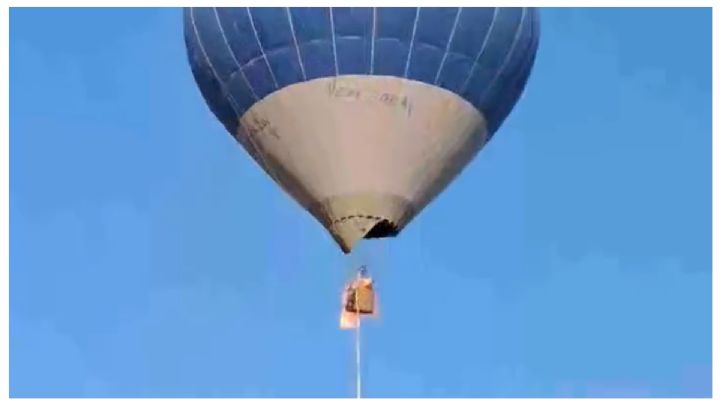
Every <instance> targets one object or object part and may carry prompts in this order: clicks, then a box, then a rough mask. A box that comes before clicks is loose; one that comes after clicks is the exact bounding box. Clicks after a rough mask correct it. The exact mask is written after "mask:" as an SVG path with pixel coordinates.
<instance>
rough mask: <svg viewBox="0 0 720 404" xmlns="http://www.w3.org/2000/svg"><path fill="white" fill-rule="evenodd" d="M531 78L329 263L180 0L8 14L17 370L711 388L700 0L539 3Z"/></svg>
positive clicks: (401, 388)
mask: <svg viewBox="0 0 720 404" xmlns="http://www.w3.org/2000/svg"><path fill="white" fill-rule="evenodd" d="M541 17H542V24H543V25H542V37H541V43H540V49H539V52H538V58H537V62H536V65H535V70H534V73H533V75H532V77H531V79H530V82H529V85H528V87H527V91H526V94H525V95H524V97H523V99H522V100H521V101H520V103H519V105H518V106H517V108H516V109H515V111H514V112H513V113H512V115H511V116H510V118H509V119H508V120H507V121H506V123H505V125H504V126H503V128H502V129H500V131H499V132H498V134H497V136H496V137H495V138H494V139H493V140H492V142H491V143H490V144H489V146H488V147H487V148H486V149H485V150H483V152H482V153H481V154H480V155H479V156H478V158H476V159H475V160H474V161H473V163H472V164H471V165H470V166H469V167H468V168H467V170H466V171H465V172H464V173H463V174H462V176H461V177H460V178H458V180H457V181H456V182H454V183H453V184H452V185H451V186H450V188H448V189H447V191H446V192H445V193H444V194H443V195H442V196H441V197H440V198H438V199H437V200H435V202H434V203H433V204H432V205H430V206H429V207H428V208H427V209H426V210H425V211H424V212H423V213H422V215H420V216H419V217H418V218H417V219H416V220H415V221H414V222H413V223H412V224H411V225H410V226H408V227H407V228H406V229H405V231H404V232H403V233H402V234H401V235H400V236H399V237H398V238H397V239H394V240H391V241H390V242H373V243H366V244H365V245H363V246H362V247H361V248H360V251H359V252H358V253H357V254H355V255H353V256H352V257H349V258H348V257H344V256H343V255H342V254H341V253H340V251H339V249H338V248H337V246H336V245H335V243H334V242H333V241H332V240H331V238H330V237H329V236H328V235H327V234H326V232H325V230H324V229H323V228H322V227H321V226H320V225H319V224H317V223H316V222H315V221H314V219H312V218H311V217H310V216H309V215H308V214H306V213H305V212H304V211H302V210H301V209H300V208H299V207H298V206H297V205H296V204H295V202H293V201H292V200H290V199H289V198H288V197H287V196H285V194H283V193H282V191H280V190H279V189H278V188H277V187H276V186H275V185H274V184H273V183H272V182H271V181H270V180H269V179H268V178H267V177H266V175H264V174H263V173H262V172H261V171H260V170H259V169H258V168H257V167H256V166H255V165H254V163H253V162H252V160H251V159H250V158H249V157H248V156H247V155H246V154H245V153H244V151H243V150H242V149H241V148H240V146H239V145H236V144H235V142H234V140H233V139H232V138H231V137H230V136H229V135H228V134H227V133H225V131H224V129H223V128H222V127H221V126H220V124H219V123H217V122H216V120H215V118H214V117H213V116H212V115H211V113H210V111H209V110H208V108H207V107H206V106H205V104H204V101H203V100H202V98H201V96H200V94H199V91H198V90H197V89H196V86H195V83H194V82H193V79H192V75H191V74H190V71H189V68H188V65H187V63H186V56H185V49H184V44H183V40H182V31H181V28H182V27H181V11H180V10H178V9H137V10H133V9H126V10H117V9H97V10H83V9H64V10H62V9H13V10H11V13H10V23H11V25H10V77H11V81H10V91H11V93H10V102H11V106H10V119H11V121H10V134H11V135H10V155H11V161H10V237H11V239H10V254H11V255H10V288H11V296H10V338H11V339H10V360H11V362H10V389H11V395H12V396H16V397H25V396H94V397H95V396H101V397H127V396H130V397H133V396H172V397H201V396H223V397H227V396H240V397H268V396H271V397H295V396H310V397H316V396H319V397H342V396H351V395H352V394H353V347H352V334H350V333H348V332H343V331H340V330H338V327H337V325H338V314H339V292H340V289H341V285H342V283H343V281H344V280H345V279H346V277H347V276H348V274H349V267H350V266H351V265H352V264H354V263H357V262H369V263H370V264H371V265H372V267H371V268H372V270H373V272H374V274H375V276H376V277H377V279H378V282H379V288H380V293H381V296H380V299H381V311H382V312H381V318H380V319H379V320H377V321H375V322H372V323H366V327H365V328H364V331H365V332H364V337H365V347H364V349H365V364H364V365H365V368H364V373H365V394H366V395H368V396H374V397H425V396H431V397H437V396H443V397H488V396H491V397H493V396H501V397H506V396H515V397H525V396H544V397H555V396H593V397H596V396H709V395H710V393H711V390H710V388H711V243H710V240H711V220H710V218H711V147H710V146H711V12H710V10H709V9H705V10H703V9H687V10H681V9H675V10H673V9H545V10H542V11H541Z"/></svg>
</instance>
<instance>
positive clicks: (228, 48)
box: [198, 7, 259, 101]
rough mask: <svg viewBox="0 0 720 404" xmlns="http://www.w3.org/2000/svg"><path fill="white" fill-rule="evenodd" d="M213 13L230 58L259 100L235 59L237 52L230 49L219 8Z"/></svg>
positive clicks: (214, 8) (215, 8) (214, 9)
mask: <svg viewBox="0 0 720 404" xmlns="http://www.w3.org/2000/svg"><path fill="white" fill-rule="evenodd" d="M213 11H214V12H215V20H216V21H217V24H218V28H220V34H221V35H222V39H223V41H225V46H226V47H227V50H228V52H230V56H232V59H233V61H235V65H236V66H237V68H238V71H240V75H242V79H243V81H244V82H245V84H246V85H247V87H248V89H249V90H250V93H252V95H253V97H255V101H257V100H259V98H258V96H257V94H256V93H255V89H254V88H253V87H252V85H250V81H248V79H247V76H245V72H244V71H243V69H242V66H240V62H239V61H238V60H237V57H235V52H233V50H232V48H230V43H229V42H228V40H227V35H225V28H223V26H222V23H221V22H220V15H219V14H218V11H217V7H213ZM198 39H199V37H198Z"/></svg>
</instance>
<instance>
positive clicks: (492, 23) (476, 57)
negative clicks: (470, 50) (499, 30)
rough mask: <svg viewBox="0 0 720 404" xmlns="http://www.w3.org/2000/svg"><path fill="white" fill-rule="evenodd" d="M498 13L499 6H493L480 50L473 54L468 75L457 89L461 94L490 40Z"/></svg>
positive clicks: (465, 88)
mask: <svg viewBox="0 0 720 404" xmlns="http://www.w3.org/2000/svg"><path fill="white" fill-rule="evenodd" d="M499 13H500V8H499V7H495V10H494V11H493V17H492V21H490V28H488V31H487V33H486V34H485V38H484V39H483V43H482V45H481V46H480V51H479V52H478V54H477V56H475V60H474V61H473V64H472V68H471V69H470V72H469V73H468V76H467V78H466V79H465V82H464V83H463V85H462V87H460V91H459V93H460V94H462V93H463V92H465V90H467V86H468V84H470V79H471V78H472V76H473V75H474V74H475V69H476V68H477V65H478V61H479V60H480V56H482V54H483V53H484V52H485V48H486V47H487V44H488V42H490V36H491V35H492V31H493V29H494V28H495V20H496V18H497V15H498V14H499Z"/></svg>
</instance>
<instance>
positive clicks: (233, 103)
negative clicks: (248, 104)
mask: <svg viewBox="0 0 720 404" xmlns="http://www.w3.org/2000/svg"><path fill="white" fill-rule="evenodd" d="M190 23H191V24H192V26H193V34H194V35H195V39H196V40H197V42H198V46H200V51H201V52H202V54H203V56H204V57H205V61H206V62H207V64H208V67H209V68H210V71H211V72H212V74H213V76H214V77H215V80H217V82H218V84H219V85H220V87H222V89H223V90H224V92H225V93H226V94H227V96H228V97H229V98H230V99H229V101H230V104H231V106H232V108H233V110H234V111H235V115H237V117H238V119H239V118H240V114H239V108H238V106H239V105H238V103H237V101H235V97H233V95H232V94H231V93H230V92H229V91H227V87H225V84H224V83H223V81H222V80H221V79H220V75H218V73H217V71H216V70H215V66H213V64H212V61H211V60H210V57H209V56H208V54H207V51H206V50H205V45H203V42H202V38H200V33H199V32H198V30H197V25H196V24H195V9H194V8H191V9H190Z"/></svg>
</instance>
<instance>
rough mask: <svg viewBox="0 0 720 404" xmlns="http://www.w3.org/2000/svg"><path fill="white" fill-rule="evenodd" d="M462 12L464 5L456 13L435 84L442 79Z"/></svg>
mask: <svg viewBox="0 0 720 404" xmlns="http://www.w3.org/2000/svg"><path fill="white" fill-rule="evenodd" d="M460 14H462V7H458V11H457V13H456V14H455V22H453V26H452V30H451V31H450V37H448V43H447V46H445V54H443V58H442V60H441V61H440V67H438V71H437V74H436V75H435V81H434V82H433V84H437V82H438V80H439V79H440V73H442V70H443V67H445V61H446V60H447V56H448V52H450V46H451V45H452V41H453V39H455V31H456V30H457V25H458V21H460Z"/></svg>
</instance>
